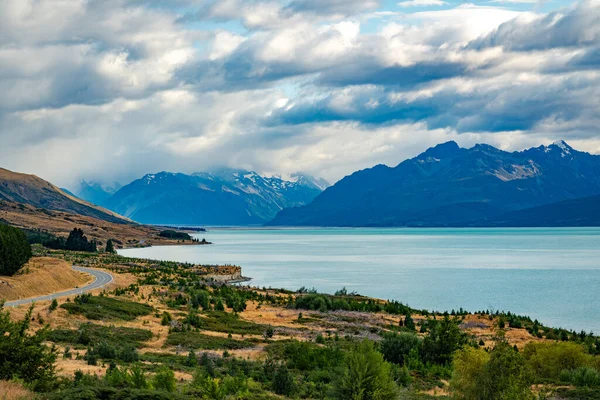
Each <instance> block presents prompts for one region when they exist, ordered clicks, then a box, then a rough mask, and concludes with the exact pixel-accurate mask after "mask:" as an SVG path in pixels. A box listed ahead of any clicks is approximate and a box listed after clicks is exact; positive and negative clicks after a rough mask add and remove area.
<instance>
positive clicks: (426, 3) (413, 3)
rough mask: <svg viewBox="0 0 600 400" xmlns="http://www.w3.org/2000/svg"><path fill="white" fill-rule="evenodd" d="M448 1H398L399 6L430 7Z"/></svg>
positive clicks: (441, 4) (442, 4)
mask: <svg viewBox="0 0 600 400" xmlns="http://www.w3.org/2000/svg"><path fill="white" fill-rule="evenodd" d="M446 4H448V3H446V2H445V1H442V0H407V1H401V2H400V3H398V5H399V6H400V7H431V6H444V5H446Z"/></svg>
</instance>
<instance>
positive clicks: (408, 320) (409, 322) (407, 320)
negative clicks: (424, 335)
mask: <svg viewBox="0 0 600 400" xmlns="http://www.w3.org/2000/svg"><path fill="white" fill-rule="evenodd" d="M404 326H405V327H406V328H407V329H410V330H411V331H416V330H417V327H416V326H415V321H413V319H412V317H411V316H410V313H407V314H406V316H405V317H404Z"/></svg>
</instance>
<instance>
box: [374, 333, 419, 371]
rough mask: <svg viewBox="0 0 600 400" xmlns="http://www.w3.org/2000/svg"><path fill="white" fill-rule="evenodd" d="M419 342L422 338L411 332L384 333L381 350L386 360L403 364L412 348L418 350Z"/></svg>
mask: <svg viewBox="0 0 600 400" xmlns="http://www.w3.org/2000/svg"><path fill="white" fill-rule="evenodd" d="M421 342H422V340H421V339H419V337H418V336H417V335H415V334H412V333H408V332H402V333H400V334H397V333H390V334H387V335H385V336H384V339H383V341H382V342H381V352H382V353H383V358H385V360H386V361H389V362H391V363H394V364H398V365H404V364H405V362H406V358H407V357H408V355H409V354H410V351H411V350H412V349H416V351H419V350H420V348H421Z"/></svg>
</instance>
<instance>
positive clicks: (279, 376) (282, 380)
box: [273, 365, 294, 397]
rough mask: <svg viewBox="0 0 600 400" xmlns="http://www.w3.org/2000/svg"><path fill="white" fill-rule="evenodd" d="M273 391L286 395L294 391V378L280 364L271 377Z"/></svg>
mask: <svg viewBox="0 0 600 400" xmlns="http://www.w3.org/2000/svg"><path fill="white" fill-rule="evenodd" d="M273 391H274V392H275V393H277V394H279V395H282V396H287V397H289V396H290V395H291V394H292V393H293V392H294V378H293V377H292V374H290V371H289V370H288V368H287V367H286V366H285V365H281V366H280V367H279V368H277V371H276V372H275V376H274V377H273Z"/></svg>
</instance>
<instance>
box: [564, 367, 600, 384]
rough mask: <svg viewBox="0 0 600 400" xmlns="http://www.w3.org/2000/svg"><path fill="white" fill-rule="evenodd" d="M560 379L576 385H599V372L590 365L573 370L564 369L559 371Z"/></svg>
mask: <svg viewBox="0 0 600 400" xmlns="http://www.w3.org/2000/svg"><path fill="white" fill-rule="evenodd" d="M560 380H561V381H562V382H565V383H570V384H572V385H575V386H577V387H596V386H600V374H599V373H598V371H596V370H595V369H594V368H590V367H579V368H577V369H574V370H567V369H565V370H563V371H561V373H560Z"/></svg>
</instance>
